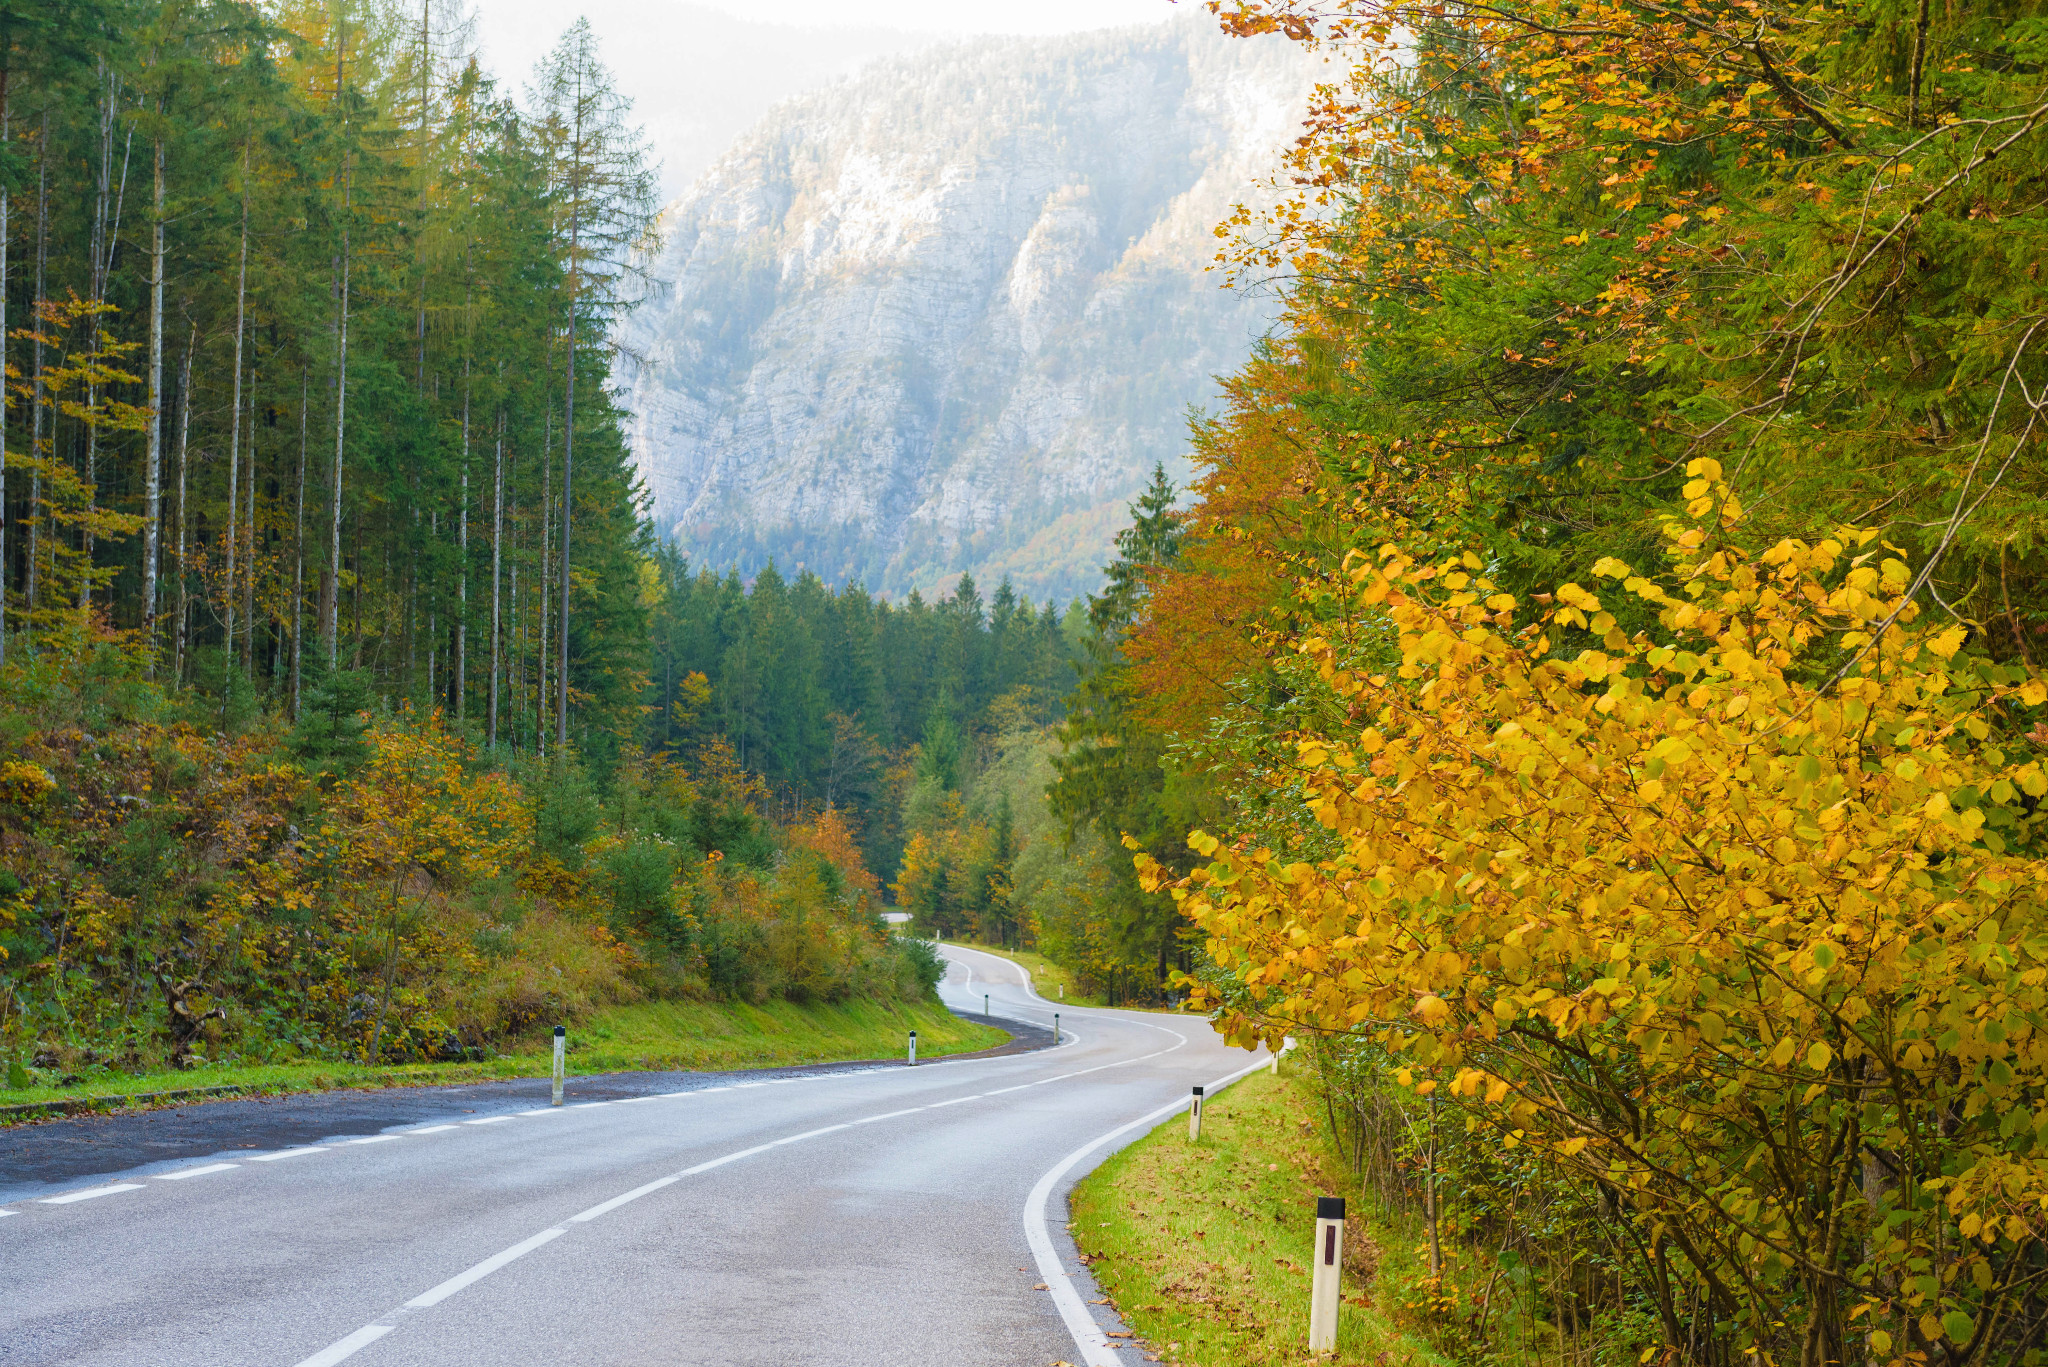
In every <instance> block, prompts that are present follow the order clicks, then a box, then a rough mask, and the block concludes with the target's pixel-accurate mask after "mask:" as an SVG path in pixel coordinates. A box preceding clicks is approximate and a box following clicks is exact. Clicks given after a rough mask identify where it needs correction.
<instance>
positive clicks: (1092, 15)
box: [473, 0, 1199, 76]
mask: <svg viewBox="0 0 2048 1367" xmlns="http://www.w3.org/2000/svg"><path fill="white" fill-rule="evenodd" d="M473 3H474V4H475V7H476V12H477V28H478V34H479V36H480V37H481V38H482V39H483V42H484V47H485V49H486V51H487V53H488V54H489V57H490V61H491V65H492V66H493V67H494V68H496V69H497V70H498V71H500V72H501V73H503V74H505V75H508V76H509V75H511V74H513V73H514V72H519V73H523V72H525V70H526V69H527V68H528V67H530V66H531V65H532V64H533V59H534V58H535V57H538V56H539V55H540V53H541V52H542V51H543V50H545V49H546V47H547V46H548V44H549V43H550V42H551V41H552V40H553V39H554V37H555V36H556V35H558V34H559V33H561V31H562V30H563V29H564V28H566V27H567V26H568V25H569V24H570V22H571V21H573V20H574V19H575V17H576V16H577V15H579V14H581V15H584V16H586V17H588V18H589V20H590V22H591V26H592V27H594V28H595V29H596V30H597V33H598V37H599V38H600V39H601V40H603V42H604V44H605V46H606V48H607V49H608V50H614V49H616V48H617V47H618V46H620V45H622V44H635V45H639V44H647V43H654V44H660V43H663V42H665V41H669V40H671V39H675V38H679V37H680V36H681V32H680V31H681V30H682V29H684V28H685V27H686V26H687V24H688V22H689V19H688V14H689V11H690V10H692V9H696V8H699V7H700V6H701V8H705V9H714V10H717V11H719V12H720V13H723V14H727V15H730V16H732V17H733V18H735V19H743V20H746V21H748V22H750V23H755V24H776V25H796V26H801V27H806V28H857V29H858V28H866V29H874V28H883V29H904V30H909V31H912V32H923V33H1075V32H1079V31H1080V30H1082V29H1091V28H1111V27H1114V26H1116V25H1119V24H1140V23H1144V22H1145V21H1147V20H1151V19H1164V18H1167V17H1168V16H1170V15H1171V14H1173V13H1174V11H1175V10H1177V9H1188V8H1194V7H1195V6H1196V5H1197V4H1198V3H1199V0H1024V3H1019V2H1018V0H699V3H698V4H690V3H687V2H686V0H583V3H578V0H473Z"/></svg>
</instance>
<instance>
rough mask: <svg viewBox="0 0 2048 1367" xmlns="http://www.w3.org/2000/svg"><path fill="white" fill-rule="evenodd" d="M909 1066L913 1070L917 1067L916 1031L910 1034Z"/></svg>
mask: <svg viewBox="0 0 2048 1367" xmlns="http://www.w3.org/2000/svg"><path fill="white" fill-rule="evenodd" d="M908 1066H909V1067H912V1068H915V1067H916V1066H917V1031H915V1030H913V1031H911V1032H910V1063H909V1065H908Z"/></svg>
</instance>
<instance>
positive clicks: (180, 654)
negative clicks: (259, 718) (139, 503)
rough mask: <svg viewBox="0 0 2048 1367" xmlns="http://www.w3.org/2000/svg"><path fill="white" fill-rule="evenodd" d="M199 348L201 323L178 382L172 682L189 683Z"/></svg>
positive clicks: (193, 333)
mask: <svg viewBox="0 0 2048 1367" xmlns="http://www.w3.org/2000/svg"><path fill="white" fill-rule="evenodd" d="M198 346H199V324H197V323H194V324H192V330H191V331H190V332H189V333H187V334H186V336H185V366H184V370H183V373H182V374H181V376H180V378H179V380H178V620H177V623H176V625H175V626H174V627H173V628H172V631H171V681H172V682H173V683H175V684H178V685H180V686H183V684H184V682H185V633H186V632H187V630H189V626H188V624H189V623H190V621H191V603H190V597H189V596H190V591H191V576H190V575H189V574H188V573H187V572H186V565H185V535H186V531H187V529H188V528H189V527H190V526H191V522H192V519H191V517H190V516H189V515H188V512H187V509H186V503H185V490H186V489H187V487H189V486H188V485H187V484H186V481H185V474H186V451H187V449H188V448H187V442H188V439H189V438H190V437H191V435H192V353H193V351H194V350H196V349H197V348H198Z"/></svg>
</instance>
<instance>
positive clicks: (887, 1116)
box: [853, 1106, 924, 1125]
mask: <svg viewBox="0 0 2048 1367" xmlns="http://www.w3.org/2000/svg"><path fill="white" fill-rule="evenodd" d="M923 1109H924V1107H922V1106H912V1107H911V1108H910V1109H909V1110H907V1111H884V1112H882V1114H880V1115H864V1116H862V1117H861V1118H860V1119H858V1120H856V1121H854V1122H853V1123H854V1124H856V1125H872V1124H873V1123H874V1122H875V1121H877V1120H894V1119H895V1118H896V1117H897V1116H899V1115H916V1114H917V1113H918V1112H919V1111H921V1110H923Z"/></svg>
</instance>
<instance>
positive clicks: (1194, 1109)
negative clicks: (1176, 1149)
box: [1188, 1087, 1202, 1144]
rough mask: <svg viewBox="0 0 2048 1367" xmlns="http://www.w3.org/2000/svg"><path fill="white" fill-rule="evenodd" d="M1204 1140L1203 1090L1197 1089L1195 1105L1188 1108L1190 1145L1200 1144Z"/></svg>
mask: <svg viewBox="0 0 2048 1367" xmlns="http://www.w3.org/2000/svg"><path fill="white" fill-rule="evenodd" d="M1201 1138H1202V1089H1201V1088H1200V1087H1197V1088H1195V1100H1194V1104H1192V1105H1191V1106H1189V1107H1188V1143H1190V1144H1194V1143H1199V1142H1200V1141H1201Z"/></svg>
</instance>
